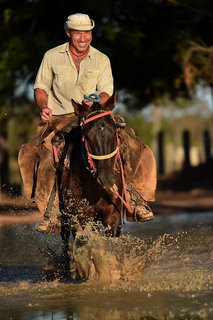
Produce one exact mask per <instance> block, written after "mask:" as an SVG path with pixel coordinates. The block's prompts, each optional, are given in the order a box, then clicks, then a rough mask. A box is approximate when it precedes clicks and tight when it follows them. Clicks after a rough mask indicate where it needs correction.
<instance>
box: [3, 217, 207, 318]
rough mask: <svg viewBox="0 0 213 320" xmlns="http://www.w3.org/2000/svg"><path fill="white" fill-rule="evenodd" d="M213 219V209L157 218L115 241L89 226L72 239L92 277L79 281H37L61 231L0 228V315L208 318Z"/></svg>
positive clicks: (81, 265)
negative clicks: (46, 232) (55, 233)
mask: <svg viewBox="0 0 213 320" xmlns="http://www.w3.org/2000/svg"><path fill="white" fill-rule="evenodd" d="M212 223H213V213H211V212H210V213H202V214H201V213H195V214H180V215H170V216H157V217H156V218H155V220H154V221H151V222H148V223H145V224H142V225H137V224H135V223H126V224H125V225H124V228H123V233H122V236H121V237H120V238H119V239H105V238H103V237H102V236H101V235H100V234H101V230H99V233H97V232H94V231H91V229H90V228H87V229H86V231H85V233H84V242H83V245H82V244H81V245H79V242H78V241H76V242H75V243H74V244H73V241H72V239H71V248H72V247H73V246H74V250H73V252H74V256H75V260H76V262H77V266H78V268H79V270H81V271H82V273H84V274H85V273H86V274H87V275H88V276H89V278H90V279H89V280H88V281H87V282H80V283H79V282H78V283H77V282H75V281H74V280H73V282H72V283H66V282H62V281H59V280H57V279H56V280H54V281H49V282H47V281H43V277H44V273H43V270H44V268H46V269H47V264H48V261H49V259H48V256H49V253H51V254H52V255H53V256H57V255H60V248H61V239H60V236H58V235H52V236H49V237H48V236H45V235H41V234H39V233H37V232H35V231H34V227H35V225H28V226H24V225H17V226H7V227H1V228H0V319H2V320H4V319H8V320H9V319H10V320H12V319H17V320H19V319H20V320H25V319H26V320H29V319H30V320H49V319H54V320H57V319H60V320H62V319H75V320H96V319H97V320H99V319H100V320H102V319H104V320H105V319H106V320H107V319H109V320H118V319H122V320H124V319H125V320H141V319H144V320H145V319H146V320H153V319H163V320H165V319H179V320H180V319H196V320H198V319H213V252H212V247H213V228H212ZM81 236H82V234H79V235H78V239H81ZM44 248H45V249H48V250H47V251H45V252H44V250H43V249H44ZM71 267H72V268H74V267H76V265H72V266H71Z"/></svg>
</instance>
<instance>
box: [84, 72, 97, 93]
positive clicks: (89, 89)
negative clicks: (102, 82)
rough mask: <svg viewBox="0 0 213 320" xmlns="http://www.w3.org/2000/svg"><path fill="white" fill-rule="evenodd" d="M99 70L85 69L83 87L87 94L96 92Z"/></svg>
mask: <svg viewBox="0 0 213 320" xmlns="http://www.w3.org/2000/svg"><path fill="white" fill-rule="evenodd" d="M98 74H99V72H98V71H96V70H85V71H84V76H83V78H82V88H83V91H84V93H85V94H86V95H89V94H91V93H95V92H96V90H97V89H96V88H97V82H98Z"/></svg>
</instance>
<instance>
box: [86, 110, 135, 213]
mask: <svg viewBox="0 0 213 320" xmlns="http://www.w3.org/2000/svg"><path fill="white" fill-rule="evenodd" d="M96 112H97V111H94V112H92V113H90V114H89V115H88V116H87V118H86V119H85V120H84V121H83V122H82V124H81V125H82V127H84V126H85V125H86V124H87V123H89V122H91V121H94V120H96V119H99V118H101V117H104V116H107V115H110V116H111V117H112V119H113V121H114V123H115V119H114V116H113V115H112V111H104V110H99V111H98V112H100V114H97V115H95V116H93V117H91V118H89V117H90V116H91V115H92V114H93V113H96ZM82 140H83V142H84V143H85V148H86V151H87V155H88V162H89V165H90V170H91V172H92V173H94V172H96V171H97V170H96V167H95V164H94V162H93V160H92V159H95V160H105V159H110V158H112V157H114V156H115V162H114V167H116V163H117V161H119V164H120V169H121V178H122V184H123V192H124V197H125V199H123V197H122V196H121V195H120V194H119V192H118V191H117V190H115V189H113V188H111V189H110V190H111V192H112V193H113V194H114V196H115V198H117V197H119V199H120V200H121V201H122V202H123V204H124V205H125V207H126V208H127V210H128V211H129V212H130V213H133V210H132V209H131V207H130V204H129V200H128V195H127V189H126V182H125V176H124V168H123V162H122V159H121V154H120V148H119V145H120V142H119V137H118V133H117V132H116V140H117V147H116V149H115V150H114V151H113V152H111V153H109V154H106V155H99V156H98V155H93V154H91V153H90V152H89V150H88V145H87V141H86V139H85V138H84V135H83V134H82Z"/></svg>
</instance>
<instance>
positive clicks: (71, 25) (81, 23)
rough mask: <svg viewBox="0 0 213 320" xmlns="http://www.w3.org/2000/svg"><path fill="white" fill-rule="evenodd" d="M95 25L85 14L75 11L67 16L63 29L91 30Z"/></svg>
mask: <svg viewBox="0 0 213 320" xmlns="http://www.w3.org/2000/svg"><path fill="white" fill-rule="evenodd" d="M94 26H95V22H94V21H93V20H92V19H90V17H89V16H88V15H87V14H83V13H75V14H71V15H70V16H69V17H67V20H66V21H65V23H64V29H65V30H66V29H72V30H80V31H82V30H92V29H93V28H94Z"/></svg>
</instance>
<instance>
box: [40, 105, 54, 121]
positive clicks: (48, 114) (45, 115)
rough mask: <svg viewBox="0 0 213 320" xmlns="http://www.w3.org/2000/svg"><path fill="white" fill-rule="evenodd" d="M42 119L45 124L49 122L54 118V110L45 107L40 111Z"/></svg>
mask: <svg viewBox="0 0 213 320" xmlns="http://www.w3.org/2000/svg"><path fill="white" fill-rule="evenodd" d="M40 117H41V120H42V121H44V122H47V121H49V120H50V119H51V118H52V109H50V108H48V107H43V108H41V109H40Z"/></svg>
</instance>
